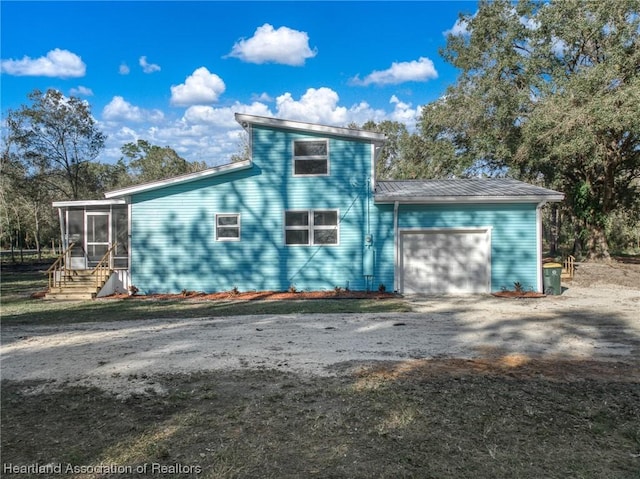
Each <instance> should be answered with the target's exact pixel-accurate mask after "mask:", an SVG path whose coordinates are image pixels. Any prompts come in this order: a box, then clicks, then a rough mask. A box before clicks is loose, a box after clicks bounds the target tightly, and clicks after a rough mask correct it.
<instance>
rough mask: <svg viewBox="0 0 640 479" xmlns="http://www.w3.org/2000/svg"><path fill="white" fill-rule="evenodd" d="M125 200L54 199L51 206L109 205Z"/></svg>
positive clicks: (120, 203)
mask: <svg viewBox="0 0 640 479" xmlns="http://www.w3.org/2000/svg"><path fill="white" fill-rule="evenodd" d="M124 204H126V201H125V200H123V199H114V200H69V201H54V202H53V203H51V206H53V207H54V208H69V207H74V206H75V207H81V206H111V205H124Z"/></svg>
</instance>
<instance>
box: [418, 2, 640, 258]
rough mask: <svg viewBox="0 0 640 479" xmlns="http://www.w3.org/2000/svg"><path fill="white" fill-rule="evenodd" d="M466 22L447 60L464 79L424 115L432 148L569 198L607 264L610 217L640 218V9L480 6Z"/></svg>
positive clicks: (616, 5) (441, 156) (580, 229)
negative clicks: (629, 213)
mask: <svg viewBox="0 0 640 479" xmlns="http://www.w3.org/2000/svg"><path fill="white" fill-rule="evenodd" d="M460 24H461V25H463V26H465V27H466V33H464V34H461V35H452V34H451V35H449V36H448V38H447V46H446V48H445V49H444V50H443V52H442V53H443V56H444V57H445V59H447V60H448V61H449V62H450V63H452V64H453V65H454V66H456V67H457V68H459V69H460V70H461V75H460V77H459V78H458V81H457V82H456V84H455V85H453V86H452V87H450V88H449V89H448V91H447V93H446V96H445V97H444V98H442V99H441V100H440V101H438V102H437V103H436V104H434V105H430V106H429V107H427V108H425V109H424V110H423V115H422V118H421V122H420V126H421V132H422V134H423V138H424V140H425V142H426V143H427V144H428V150H429V151H430V152H432V153H435V154H436V155H437V161H439V162H443V163H450V162H452V161H456V160H457V161H458V162H459V163H460V164H461V165H464V166H465V167H467V168H469V169H471V171H473V169H474V168H475V171H476V172H478V171H481V172H485V173H495V172H498V173H503V172H505V171H507V169H508V172H509V174H511V175H514V176H519V177H522V178H525V179H529V180H532V181H536V182H541V183H543V184H545V185H547V186H549V187H553V188H557V189H560V190H562V191H563V192H564V193H565V195H566V205H567V207H568V208H569V210H568V212H569V213H570V214H571V216H572V221H573V222H574V224H575V225H576V234H577V239H578V240H584V245H585V247H586V250H587V254H588V257H590V258H605V259H606V258H608V257H609V245H608V242H607V236H606V230H607V222H608V221H609V218H610V216H611V215H612V214H614V213H615V212H617V211H619V210H625V211H626V210H629V209H634V210H635V211H636V212H637V211H639V210H638V209H637V208H638V202H637V201H636V199H637V198H638V193H640V191H639V184H638V178H640V115H638V105H640V67H639V65H640V42H639V40H640V0H619V1H616V2H600V1H584V0H564V1H558V2H549V3H547V2H536V1H522V2H520V3H518V4H515V5H514V4H513V3H511V2H509V1H506V0H496V1H486V0H483V1H481V2H480V4H479V8H478V11H477V12H476V13H475V14H474V15H471V14H464V15H461V17H460ZM578 243H580V241H579V242H578Z"/></svg>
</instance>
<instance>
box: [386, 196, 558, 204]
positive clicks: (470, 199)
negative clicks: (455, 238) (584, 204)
mask: <svg viewBox="0 0 640 479" xmlns="http://www.w3.org/2000/svg"><path fill="white" fill-rule="evenodd" d="M563 199H564V195H529V196H427V197H418V196H416V197H411V198H408V197H406V196H392V195H376V196H375V198H374V201H375V203H396V202H397V203H401V204H454V203H458V204H459V203H463V204H471V203H484V204H487V203H543V202H548V203H556V202H559V201H562V200H563Z"/></svg>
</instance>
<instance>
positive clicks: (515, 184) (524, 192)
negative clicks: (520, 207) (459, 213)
mask: <svg viewBox="0 0 640 479" xmlns="http://www.w3.org/2000/svg"><path fill="white" fill-rule="evenodd" d="M562 199H563V194H562V193H560V192H558V191H554V190H550V189H547V188H542V187H540V186H535V185H531V184H529V183H524V182H522V181H518V180H513V179H510V178H472V179H453V180H393V181H378V182H377V183H376V192H375V200H376V201H377V202H380V203H386V202H394V201H399V202H404V203H412V202H416V203H447V202H456V201H467V202H490V201H497V202H505V201H520V202H522V201H561V200H562Z"/></svg>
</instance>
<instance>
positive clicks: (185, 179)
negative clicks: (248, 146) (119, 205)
mask: <svg viewBox="0 0 640 479" xmlns="http://www.w3.org/2000/svg"><path fill="white" fill-rule="evenodd" d="M251 165H252V162H251V160H244V161H237V162H235V163H226V164H224V165H220V166H214V167H213V168H207V169H206V170H201V171H196V172H195V173H187V174H185V175H179V176H174V177H173V178H167V179H164V180H158V181H152V182H149V183H143V184H141V185H134V186H128V187H126V188H121V189H119V190H113V191H108V192H106V193H105V194H104V196H105V198H121V197H124V196H129V195H134V194H137V193H144V192H147V191H152V190H157V189H160V188H166V187H168V186H173V185H177V184H182V183H189V182H191V181H197V180H202V179H204V178H210V177H212V176H219V175H223V174H225V173H230V172H232V171H238V170H245V169H248V168H251Z"/></svg>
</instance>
